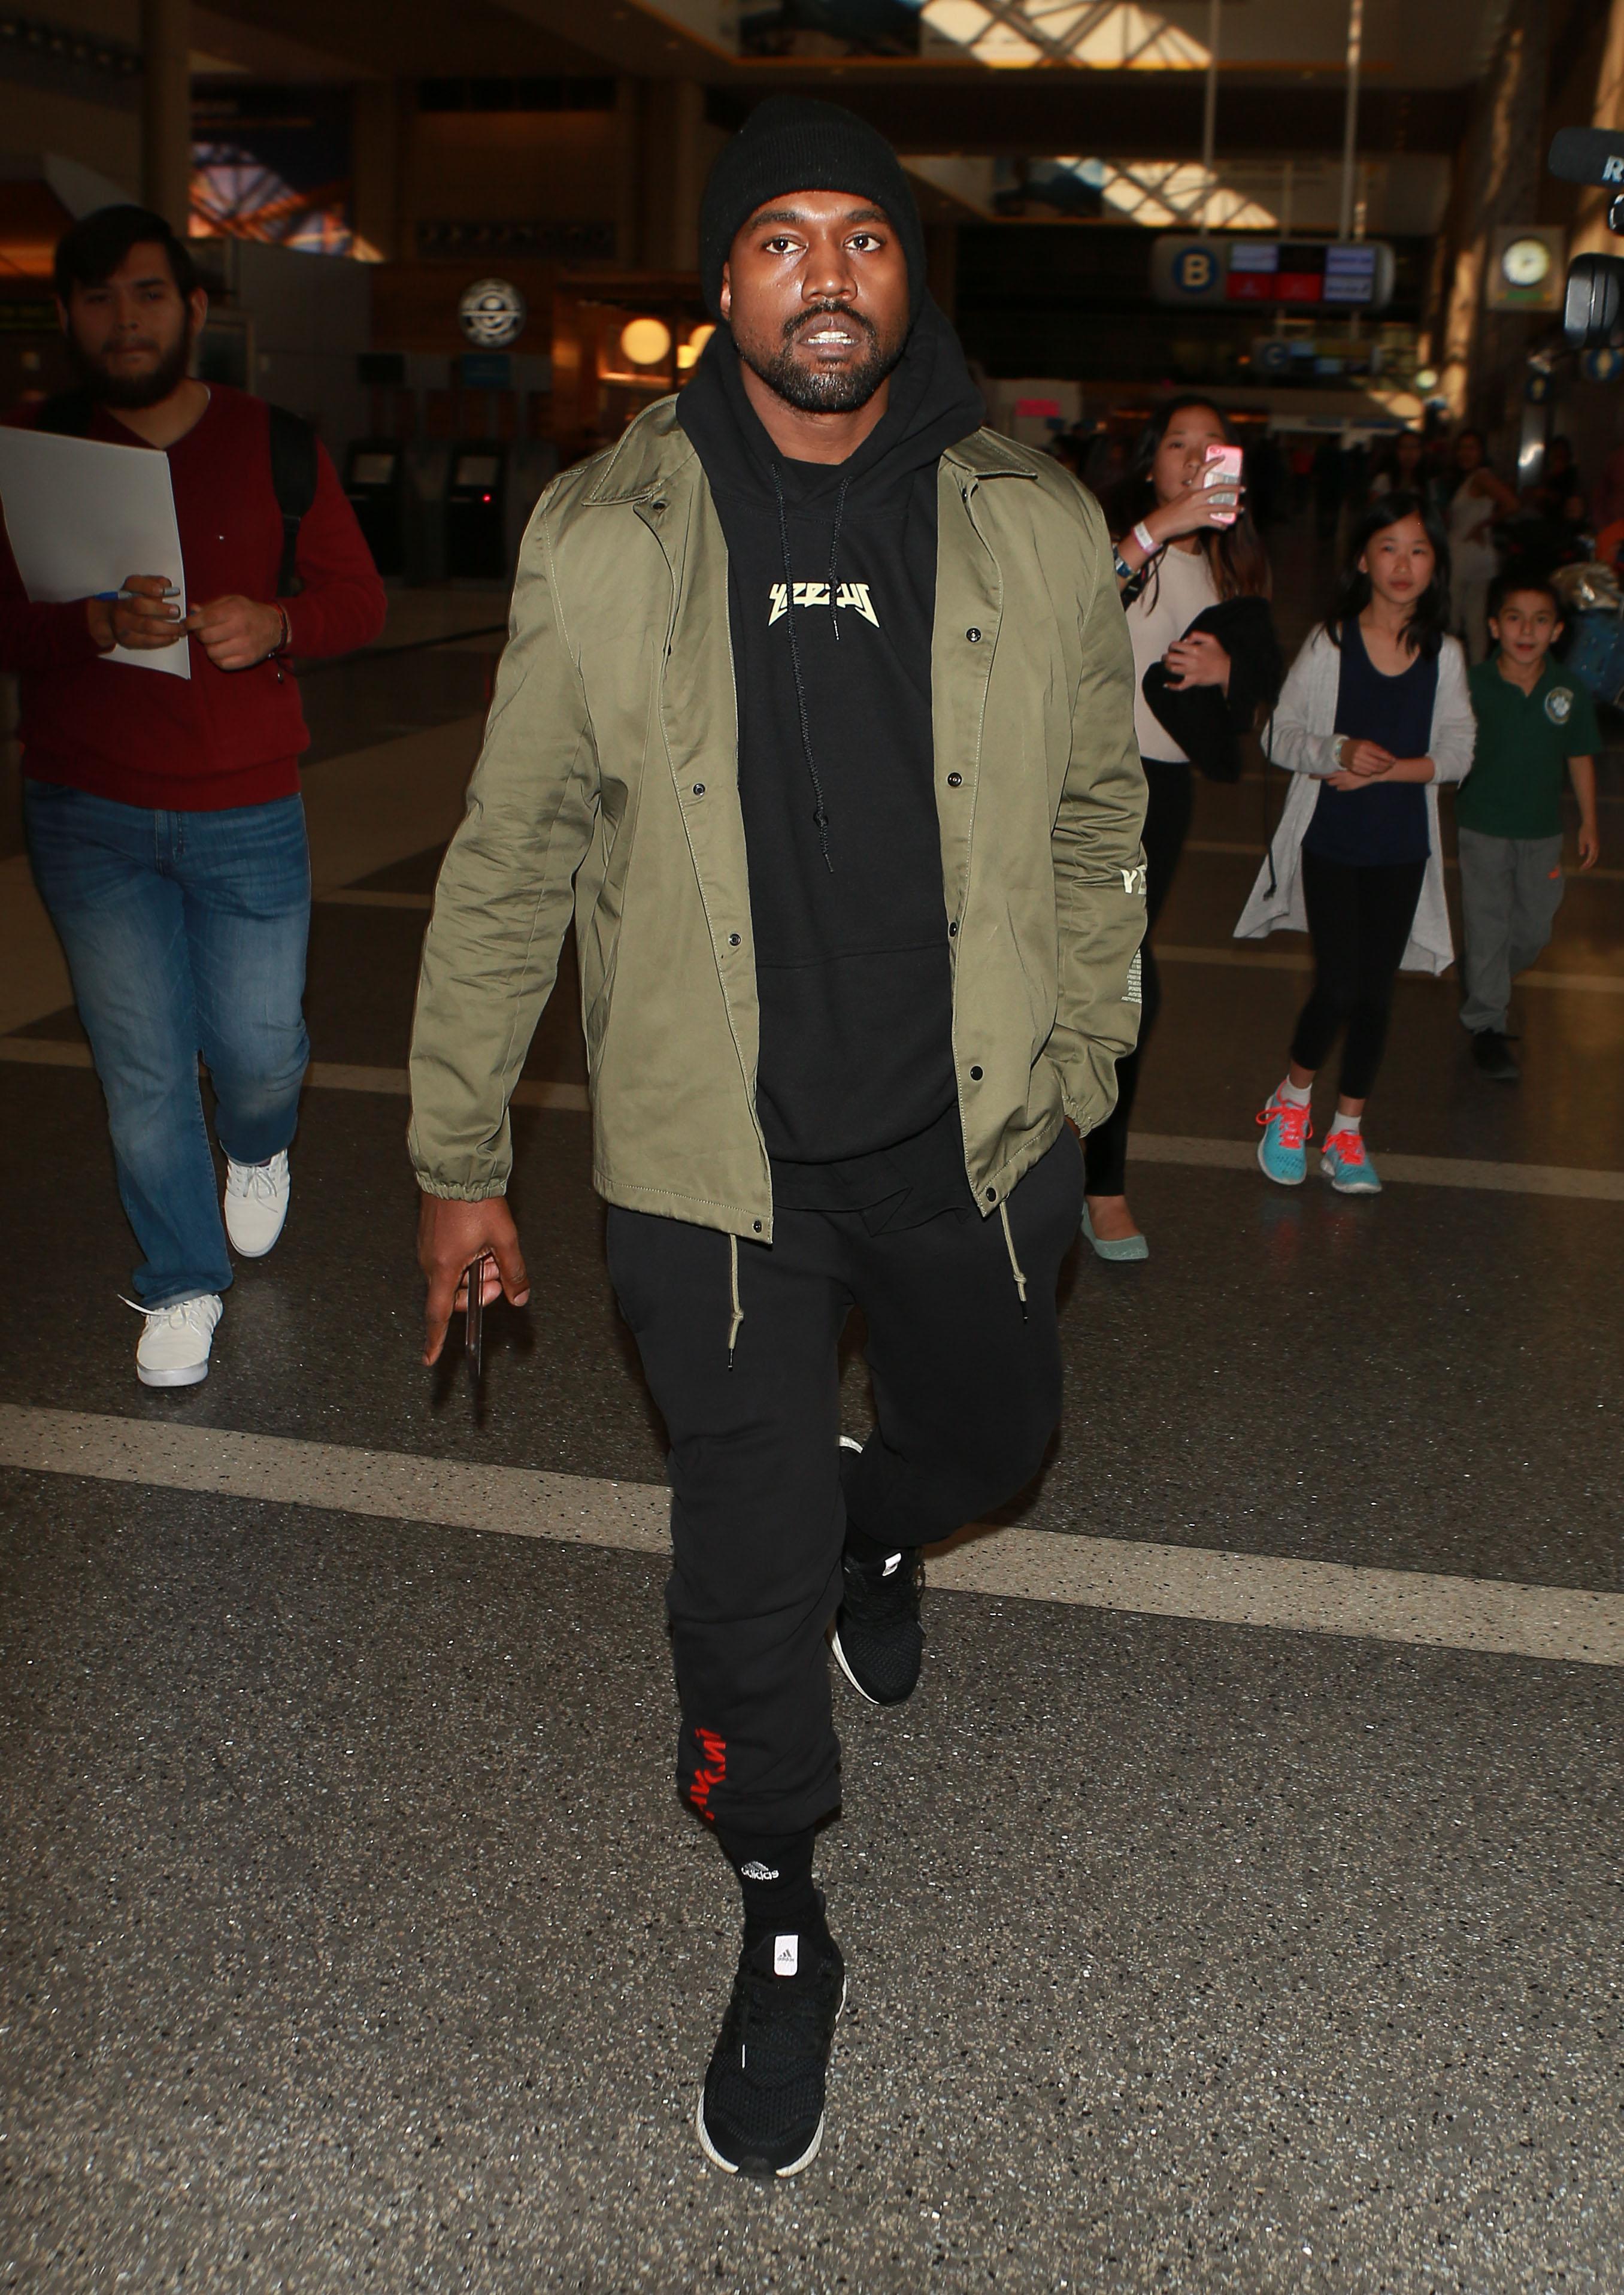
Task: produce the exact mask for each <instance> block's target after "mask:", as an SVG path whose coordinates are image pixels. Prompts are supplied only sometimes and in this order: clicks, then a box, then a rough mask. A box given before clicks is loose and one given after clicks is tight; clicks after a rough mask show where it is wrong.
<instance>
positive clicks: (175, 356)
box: [68, 322, 192, 411]
mask: <svg viewBox="0 0 1624 2295" xmlns="http://www.w3.org/2000/svg"><path fill="white" fill-rule="evenodd" d="M68 348H69V353H70V354H71V356H72V359H73V363H74V365H75V366H76V367H77V368H78V374H79V380H80V381H81V382H82V383H83V384H84V386H85V388H86V390H87V391H89V393H90V395H91V396H92V397H93V398H94V400H95V401H96V403H97V404H98V405H101V406H112V407H119V406H122V407H126V408H128V409H130V410H131V411H135V410H136V409H138V408H140V407H143V406H156V405H157V404H159V401H160V400H161V399H165V398H167V397H168V396H170V394H171V393H172V392H173V391H175V390H176V389H178V388H179V387H180V385H181V384H182V383H183V382H184V380H186V369H187V367H188V366H189V365H190V364H191V362H192V326H191V323H190V322H188V323H187V325H186V326H185V328H184V330H183V331H182V334H181V338H180V340H179V341H178V342H177V343H175V346H174V347H173V348H172V349H170V350H168V351H167V352H166V353H165V355H164V356H163V357H162V358H160V359H159V362H158V364H157V365H156V366H155V367H154V368H153V369H152V370H151V372H150V373H148V374H128V375H126V374H110V373H109V372H108V371H107V369H106V367H104V366H103V365H102V362H101V360H100V359H97V358H93V357H92V356H91V355H90V353H89V352H88V351H86V349H85V348H84V347H83V345H82V344H81V343H80V341H79V339H78V336H77V335H73V334H69V338H68Z"/></svg>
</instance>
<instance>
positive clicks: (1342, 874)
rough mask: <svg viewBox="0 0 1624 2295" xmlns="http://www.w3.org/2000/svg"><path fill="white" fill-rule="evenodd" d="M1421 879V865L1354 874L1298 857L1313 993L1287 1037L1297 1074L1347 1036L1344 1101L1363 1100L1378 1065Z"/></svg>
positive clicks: (1343, 865) (1341, 1086)
mask: <svg viewBox="0 0 1624 2295" xmlns="http://www.w3.org/2000/svg"><path fill="white" fill-rule="evenodd" d="M1425 877H1426V862H1424V861H1398V862H1392V863H1391V864H1390V865H1378V866H1376V867H1374V868H1355V867H1353V866H1351V864H1350V863H1349V862H1345V861H1326V860H1325V859H1324V858H1323V857H1322V856H1321V855H1320V854H1319V853H1306V852H1305V853H1303V855H1302V900H1303V906H1304V907H1305V908H1306V909H1307V911H1308V920H1309V937H1310V940H1311V941H1312V942H1313V943H1314V992H1313V994H1312V995H1311V996H1310V998H1309V1000H1308V1002H1307V1003H1306V1004H1305V1005H1304V1006H1303V1008H1302V1015H1301V1017H1299V1019H1298V1022H1297V1033H1296V1034H1295V1035H1294V1036H1293V1038H1292V1058H1293V1060H1295V1062H1296V1063H1297V1066H1299V1067H1300V1068H1318V1067H1320V1066H1323V1065H1324V1062H1325V1058H1326V1053H1327V1052H1328V1051H1329V1050H1330V1049H1331V1047H1332V1045H1333V1044H1334V1042H1335V1041H1336V1037H1337V1032H1338V1031H1339V1030H1340V1029H1342V1028H1346V1030H1347V1031H1348V1036H1347V1041H1346V1042H1345V1043H1344V1044H1343V1046H1342V1077H1341V1080H1340V1082H1339V1083H1338V1086H1337V1090H1338V1093H1339V1095H1340V1097H1341V1098H1343V1099H1366V1098H1368V1097H1369V1094H1370V1087H1371V1085H1372V1084H1373V1083H1374V1082H1375V1075H1376V1070H1377V1068H1378V1067H1379V1066H1381V1060H1382V1049H1383V1045H1384V1044H1385V1043H1386V1041H1387V1022H1388V1018H1389V1016H1390V1015H1391V1011H1392V990H1393V982H1394V980H1395V979H1396V978H1397V976H1398V971H1399V967H1400V964H1401V963H1402V962H1403V960H1404V951H1405V949H1406V947H1407V946H1408V942H1409V935H1410V927H1411V926H1412V925H1413V924H1414V923H1415V921H1416V902H1418V901H1419V900H1420V898H1421V887H1422V885H1423V883H1424V880H1425Z"/></svg>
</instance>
